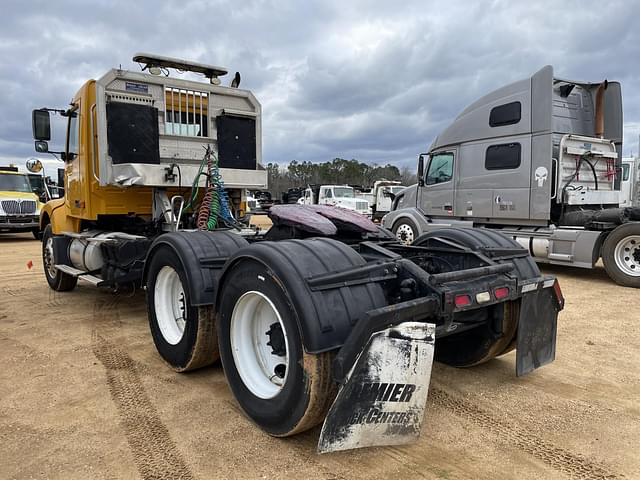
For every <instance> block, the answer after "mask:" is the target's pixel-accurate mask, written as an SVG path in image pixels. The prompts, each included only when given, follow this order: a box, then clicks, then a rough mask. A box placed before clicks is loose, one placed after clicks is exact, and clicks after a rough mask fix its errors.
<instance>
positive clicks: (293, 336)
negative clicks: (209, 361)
mask: <svg viewBox="0 0 640 480" xmlns="http://www.w3.org/2000/svg"><path fill="white" fill-rule="evenodd" d="M259 278H263V279H264V280H260V279H259ZM283 288H284V287H283V285H282V284H281V283H280V282H279V280H276V279H275V278H274V277H273V276H272V274H270V273H269V271H268V270H267V269H266V267H265V266H264V265H262V264H261V263H259V262H256V261H255V260H244V259H243V260H242V261H240V262H238V263H236V264H235V265H234V266H233V267H232V270H231V271H230V272H229V274H228V275H227V277H226V280H225V283H224V285H223V286H222V291H221V297H222V301H221V304H220V307H219V321H218V322H217V324H218V325H217V328H218V338H219V343H220V353H221V360H222V366H223V369H224V373H225V376H226V378H227V382H228V383H229V386H230V388H231V390H232V392H233V395H234V397H235V398H236V401H237V402H238V404H239V405H240V407H241V408H242V410H243V411H244V413H245V414H246V415H247V416H248V417H249V418H250V419H251V420H252V421H253V422H254V423H256V424H257V425H258V426H260V428H262V429H263V430H264V431H265V432H267V433H269V434H270V435H272V436H274V437H288V436H291V435H295V434H297V433H301V432H304V431H305V430H308V429H310V428H313V427H314V426H316V425H317V424H318V423H320V422H321V421H322V420H323V419H324V417H325V415H326V413H327V411H328V410H329V407H330V406H331V404H332V403H333V400H334V398H335V395H336V392H337V386H336V385H334V382H333V378H332V375H331V365H332V359H333V353H331V352H324V353H319V354H310V353H306V352H305V351H304V347H303V345H302V338H301V335H300V332H299V329H298V326H297V321H296V319H295V315H296V313H295V310H294V307H293V305H292V304H291V303H290V301H289V298H288V296H287V294H286V292H285V290H284V289H283ZM248 291H259V292H261V293H262V294H264V295H266V296H267V297H268V298H269V299H270V301H272V302H273V303H274V305H275V307H276V308H277V310H278V312H279V314H280V315H281V319H282V322H283V325H284V327H285V329H286V331H287V337H288V338H289V342H290V343H288V347H289V365H288V370H289V373H288V376H287V382H286V383H285V385H284V387H282V388H281V390H280V391H279V392H278V393H277V394H276V396H275V397H272V398H269V399H261V398H258V397H257V396H256V395H254V394H253V393H252V392H251V391H250V390H249V388H248V387H247V386H246V385H245V384H244V381H243V380H242V378H241V376H240V373H239V371H238V367H237V366H236V363H235V359H234V356H233V350H232V347H231V338H230V331H231V316H232V312H233V310H234V308H235V305H236V302H237V300H238V299H239V298H240V297H241V296H242V295H243V294H244V293H246V292H248Z"/></svg>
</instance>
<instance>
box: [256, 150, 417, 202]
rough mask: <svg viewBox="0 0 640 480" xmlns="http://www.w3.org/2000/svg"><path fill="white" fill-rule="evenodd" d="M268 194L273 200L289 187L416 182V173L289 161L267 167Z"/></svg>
mask: <svg viewBox="0 0 640 480" xmlns="http://www.w3.org/2000/svg"><path fill="white" fill-rule="evenodd" d="M266 170H267V178H268V182H269V191H270V192H271V194H272V195H273V196H274V198H279V196H280V194H281V192H286V191H287V190H288V189H289V188H295V187H306V186H307V185H309V184H327V185H331V184H342V185H344V184H347V185H360V186H363V187H371V186H373V182H375V181H376V180H383V179H384V180H400V181H401V182H402V184H403V185H411V184H412V183H415V182H416V178H415V172H413V171H412V170H410V169H409V168H408V167H404V168H402V169H398V167H396V166H395V165H391V164H386V165H376V164H368V163H364V162H359V161H358V160H355V159H351V160H345V159H344V158H334V159H333V160H331V161H328V162H322V163H313V162H308V161H303V162H299V161H297V160H293V161H291V162H290V163H289V164H288V165H286V166H284V165H280V164H277V163H269V164H267V166H266Z"/></svg>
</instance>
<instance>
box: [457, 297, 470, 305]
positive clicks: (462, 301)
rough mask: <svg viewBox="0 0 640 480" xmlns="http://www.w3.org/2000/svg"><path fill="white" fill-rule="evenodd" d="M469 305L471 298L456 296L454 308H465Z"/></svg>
mask: <svg viewBox="0 0 640 480" xmlns="http://www.w3.org/2000/svg"><path fill="white" fill-rule="evenodd" d="M468 305H471V297H470V296H469V295H457V296H456V307H458V308H460V307H466V306H468Z"/></svg>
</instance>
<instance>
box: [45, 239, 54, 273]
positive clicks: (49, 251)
mask: <svg viewBox="0 0 640 480" xmlns="http://www.w3.org/2000/svg"><path fill="white" fill-rule="evenodd" d="M42 262H43V263H44V269H45V271H46V272H47V274H48V275H49V277H51V278H53V277H55V276H56V265H55V262H54V260H53V238H52V237H49V238H47V242H46V243H45V244H44V249H43V255H42Z"/></svg>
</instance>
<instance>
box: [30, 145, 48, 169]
mask: <svg viewBox="0 0 640 480" xmlns="http://www.w3.org/2000/svg"><path fill="white" fill-rule="evenodd" d="M43 143H46V142H43ZM27 170H29V171H30V172H31V173H40V172H41V171H42V162H41V161H40V160H38V159H37V158H30V159H29V160H27Z"/></svg>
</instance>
